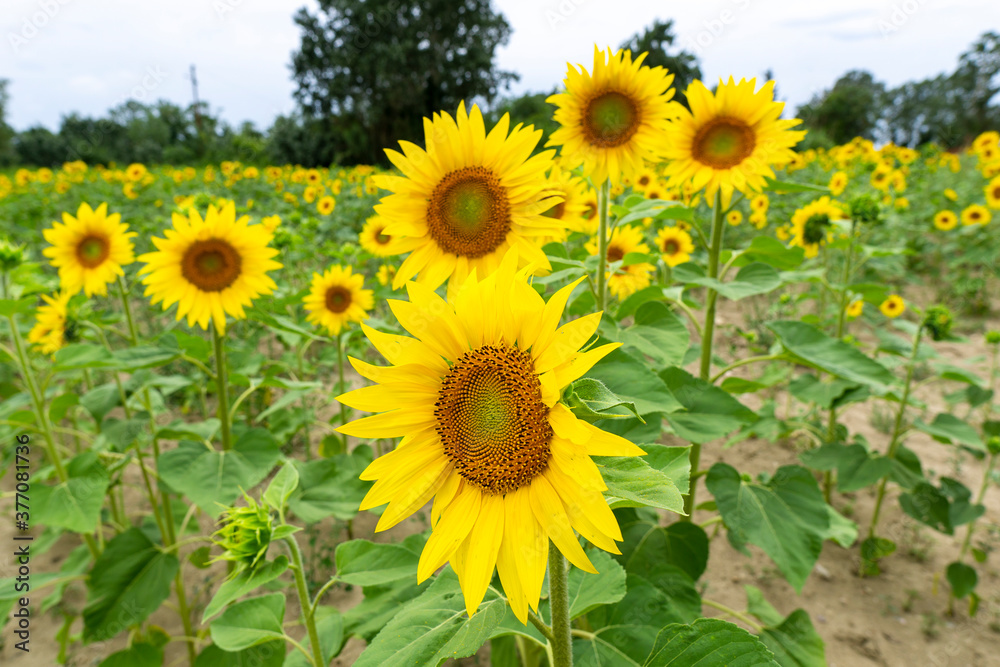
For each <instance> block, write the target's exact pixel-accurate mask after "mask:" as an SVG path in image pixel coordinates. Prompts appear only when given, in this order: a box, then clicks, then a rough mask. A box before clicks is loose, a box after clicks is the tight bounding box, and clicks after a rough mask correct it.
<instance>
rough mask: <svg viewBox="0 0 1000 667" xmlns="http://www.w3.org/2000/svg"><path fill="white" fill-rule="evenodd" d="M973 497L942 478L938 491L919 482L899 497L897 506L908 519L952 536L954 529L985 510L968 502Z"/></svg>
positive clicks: (959, 485) (962, 487)
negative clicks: (908, 516) (898, 505)
mask: <svg viewBox="0 0 1000 667" xmlns="http://www.w3.org/2000/svg"><path fill="white" fill-rule="evenodd" d="M971 498H972V494H971V492H970V491H969V489H968V488H967V487H966V486H965V485H964V484H962V483H961V482H959V481H957V480H954V479H951V478H949V477H942V478H941V486H940V488H938V487H935V486H934V485H933V484H929V483H927V482H921V483H920V484H917V485H916V486H915V487H913V489H912V490H911V491H909V492H908V493H904V494H902V495H900V496H899V504H900V506H901V507H902V508H903V511H904V512H906V513H907V514H908V515H910V516H911V517H913V518H914V519H916V520H917V521H920V522H921V523H924V524H926V525H928V526H930V527H931V528H934V529H935V530H938V531H941V532H942V533H945V534H947V535H953V534H954V533H955V528H957V527H958V526H961V525H963V524H966V523H969V522H970V521H975V520H976V519H978V518H979V517H980V516H982V515H983V512H985V511H986V508H985V507H983V506H982V505H977V504H973V503H971V502H970V500H971Z"/></svg>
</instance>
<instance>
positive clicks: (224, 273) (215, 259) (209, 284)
mask: <svg viewBox="0 0 1000 667" xmlns="http://www.w3.org/2000/svg"><path fill="white" fill-rule="evenodd" d="M242 266H243V260H242V258H241V257H240V255H239V253H238V252H236V249H235V248H234V247H233V246H231V245H230V244H229V242H228V241H223V240H222V239H208V240H207V241H195V242H194V243H192V244H191V247H189V248H188V249H187V252H185V253H184V259H182V260H181V274H182V275H183V276H184V277H185V278H186V279H187V280H188V282H190V283H191V284H193V285H194V286H195V287H197V288H198V289H200V290H202V291H204V292H221V291H222V290H224V289H226V288H227V287H229V286H230V285H232V284H233V283H234V282H236V279H237V278H239V277H240V270H241V268H242Z"/></svg>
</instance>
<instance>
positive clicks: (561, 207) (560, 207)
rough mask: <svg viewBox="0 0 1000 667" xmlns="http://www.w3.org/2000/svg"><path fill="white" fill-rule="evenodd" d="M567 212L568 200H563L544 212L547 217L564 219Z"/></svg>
mask: <svg viewBox="0 0 1000 667" xmlns="http://www.w3.org/2000/svg"><path fill="white" fill-rule="evenodd" d="M565 212H566V202H565V201H561V202H559V203H558V204H556V205H555V206H553V207H552V208H550V209H549V210H547V211H546V212H545V213H542V215H544V216H545V217H546V218H555V219H556V220H562V217H563V214H564V213H565Z"/></svg>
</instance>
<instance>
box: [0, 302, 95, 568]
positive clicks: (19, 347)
mask: <svg viewBox="0 0 1000 667" xmlns="http://www.w3.org/2000/svg"><path fill="white" fill-rule="evenodd" d="M7 323H8V324H9V325H10V335H11V337H12V338H13V339H14V349H15V351H16V352H17V361H18V365H19V366H20V371H21V376H22V377H23V378H24V383H25V384H26V385H28V393H29V394H31V403H32V405H33V406H34V408H35V414H36V415H38V421H39V423H40V425H41V430H42V437H43V438H44V439H45V451H46V452H47V453H48V456H49V461H51V462H52V467H53V468H55V471H56V477H58V478H59V483H60V484H67V483H68V482H69V473H67V472H66V466H65V465H63V461H62V456H60V454H59V447H58V446H57V445H56V439H55V436H54V435H53V434H52V424H51V422H50V421H49V411H48V410H47V409H46V408H45V396H44V395H43V394H42V393H41V390H39V388H38V384H37V383H36V382H35V376H34V373H33V372H32V370H31V361H30V360H29V359H28V352H27V349H26V348H25V346H24V339H23V338H21V332H20V331H18V329H17V320H16V319H15V318H14V316H13V315H8V316H7ZM83 541H84V542H86V543H87V550H88V551H90V555H91V557H93V559H94V560H97V557H98V556H99V555H100V553H101V550H100V549H99V548H98V546H97V541H96V540H95V539H94V536H93V535H91V534H89V533H83Z"/></svg>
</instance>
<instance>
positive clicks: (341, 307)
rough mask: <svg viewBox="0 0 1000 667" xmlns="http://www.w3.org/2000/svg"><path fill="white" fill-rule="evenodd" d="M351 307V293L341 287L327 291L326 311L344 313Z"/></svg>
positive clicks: (335, 286) (337, 286)
mask: <svg viewBox="0 0 1000 667" xmlns="http://www.w3.org/2000/svg"><path fill="white" fill-rule="evenodd" d="M350 306H351V291H350V290H349V289H347V288H346V287H343V286H341V285H334V286H333V287H331V288H330V289H328V290H327V291H326V309H327V310H329V311H330V312H331V313H342V312H344V311H345V310H347V309H348V308H349V307H350Z"/></svg>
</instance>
